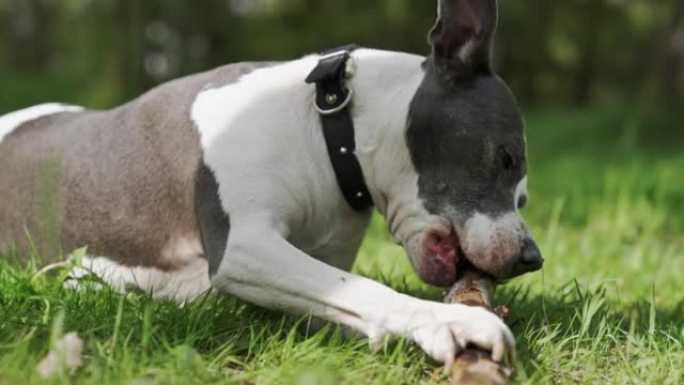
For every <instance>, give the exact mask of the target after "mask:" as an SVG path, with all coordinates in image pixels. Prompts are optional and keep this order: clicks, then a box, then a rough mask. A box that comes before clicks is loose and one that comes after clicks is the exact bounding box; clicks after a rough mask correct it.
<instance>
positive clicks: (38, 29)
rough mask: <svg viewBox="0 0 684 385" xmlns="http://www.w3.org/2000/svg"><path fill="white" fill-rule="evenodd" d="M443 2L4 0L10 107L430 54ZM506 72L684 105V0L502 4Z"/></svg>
mask: <svg viewBox="0 0 684 385" xmlns="http://www.w3.org/2000/svg"><path fill="white" fill-rule="evenodd" d="M435 4H436V1H425V0H345V1H333V0H327V1H326V0H202V1H188V0H0V86H1V89H2V91H1V93H0V113H3V112H7V111H10V110H14V109H17V108H20V107H24V106H28V105H32V104H36V103H39V102H42V101H46V100H51V101H52V100H58V101H65V102H71V103H78V104H82V105H85V106H89V107H94V108H95V107H108V106H112V105H114V104H116V103H120V102H122V101H125V100H127V99H129V98H132V97H134V96H136V95H138V94H140V93H141V92H143V91H144V90H146V89H148V88H150V87H151V86H154V85H155V84H158V83H160V82H163V81H165V80H168V79H170V78H175V77H179V76H182V75H185V74H189V73H193V72H198V71H202V70H206V69H210V68H213V67H216V66H219V65H222V64H226V63H229V62H234V61H242V60H262V59H264V60H273V59H281V60H286V59H291V58H296V57H298V56H301V55H304V54H307V53H310V52H317V51H320V50H323V49H326V48H330V47H334V46H337V45H342V44H346V43H349V42H355V43H358V44H361V45H365V46H368V47H376V48H383V49H392V50H402V51H409V52H415V53H421V54H427V53H428V52H429V48H428V46H427V44H426V35H427V31H428V30H429V28H430V27H431V25H432V24H433V22H434V18H435V8H436V7H435ZM500 11H501V15H500V17H501V22H500V28H499V34H498V44H497V55H496V67H497V68H498V71H499V73H500V74H501V76H502V77H503V78H504V79H506V80H507V81H508V82H509V83H510V85H511V87H512V88H513V90H514V93H515V94H516V95H517V97H518V98H519V99H520V101H521V102H522V104H523V105H525V106H531V105H535V106H536V105H571V106H578V105H587V104H610V105H616V104H618V105H628V106H638V107H639V108H638V109H637V112H640V111H642V110H649V109H652V108H653V107H658V108H662V107H666V106H671V107H675V108H676V107H678V106H680V105H682V101H683V100H684V96H683V95H684V91H683V90H684V1H682V0H501V1H500Z"/></svg>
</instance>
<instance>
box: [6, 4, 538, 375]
mask: <svg viewBox="0 0 684 385" xmlns="http://www.w3.org/2000/svg"><path fill="white" fill-rule="evenodd" d="M496 25H497V4H496V1H495V0H440V1H439V3H438V19H437V23H436V25H435V26H434V28H433V29H432V30H431V31H430V35H429V42H430V44H431V46H432V53H431V54H430V55H429V56H428V57H427V58H426V57H422V56H417V55H412V54H408V53H398V52H388V51H379V50H371V49H364V48H359V49H355V50H353V51H352V50H350V49H348V50H344V51H339V52H333V53H332V54H330V55H310V56H306V57H304V58H301V59H299V60H294V61H290V62H277V63H266V62H264V63H239V64H232V65H228V66H225V67H222V68H218V69H215V70H213V71H209V72H206V73H202V74H198V75H194V76H190V77H187V78H183V79H180V80H176V81H172V82H170V83H167V84H164V85H161V86H159V87H157V88H155V89H153V90H151V91H150V92H148V93H146V94H144V95H143V96H141V97H140V98H138V99H136V100H134V101H132V102H130V103H128V104H125V105H123V106H120V107H118V108H115V109H112V110H108V111H89V110H85V109H83V108H81V107H74V106H67V105H61V104H44V105H40V106H36V107H32V108H28V109H25V110H21V111H18V112H14V113H10V114H8V115H5V116H3V117H2V118H0V247H2V248H4V249H12V250H15V252H16V254H17V255H26V254H27V253H28V250H38V251H39V252H41V251H42V250H47V249H44V248H47V247H48V246H54V245H55V244H57V245H58V247H59V248H60V249H61V250H75V249H78V248H82V247H84V246H87V247H88V252H87V255H86V256H84V257H82V258H79V259H78V260H79V263H80V264H81V265H80V266H81V267H80V268H77V269H75V270H74V272H73V274H74V276H79V274H80V275H82V274H85V273H86V272H87V271H88V272H94V273H95V274H97V275H99V276H100V277H101V278H102V279H103V280H104V281H106V282H107V283H108V284H110V285H111V286H112V287H114V288H116V289H119V290H130V289H140V290H144V291H148V292H152V293H153V294H154V295H155V296H156V297H160V298H169V299H174V300H177V301H188V300H192V299H193V298H196V297H197V296H199V295H201V294H202V293H204V292H206V291H207V290H210V289H214V290H217V291H220V292H224V293H229V294H231V295H235V296H237V297H239V298H242V299H244V300H246V301H249V302H251V303H254V304H257V305H259V306H263V307H266V308H271V309H278V310H282V311H286V312H289V313H295V314H308V315H312V316H315V317H320V318H322V319H325V320H328V321H331V322H333V323H337V324H341V325H343V326H347V327H350V328H352V329H355V330H357V331H359V332H361V333H363V334H364V335H365V336H367V337H368V339H369V341H370V343H371V345H372V346H378V344H379V343H381V342H382V341H384V339H385V338H386V337H388V336H403V337H406V338H408V339H410V340H412V341H414V342H415V343H417V344H418V345H419V346H420V347H421V348H422V349H423V350H424V351H425V353H426V354H428V355H429V356H431V357H432V358H434V359H436V360H438V361H440V362H444V363H446V364H447V365H449V364H450V363H451V362H452V361H453V357H454V356H455V354H456V353H457V352H458V351H459V350H460V349H461V348H463V347H465V346H466V345H469V344H473V345H476V346H479V347H481V348H483V349H488V350H489V351H491V352H492V357H493V359H495V360H497V361H502V360H506V359H511V358H512V356H513V354H514V353H515V346H514V339H513V336H512V334H511V332H510V330H509V329H508V328H507V327H506V325H505V324H504V323H503V322H502V321H500V320H499V319H498V318H497V317H496V316H494V315H492V314H490V313H489V312H487V311H485V310H482V309H478V308H471V307H467V306H461V305H446V304H441V303H436V302H431V301H426V300H422V299H417V298H413V297H411V296H408V295H404V294H401V293H398V292H396V291H394V290H392V289H390V288H388V287H386V286H384V285H382V284H380V283H378V282H375V281H373V280H370V279H367V278H363V277H360V276H356V275H353V274H350V273H349V270H350V269H351V267H352V264H353V263H354V259H355V256H356V253H357V251H358V249H359V247H360V244H361V240H362V237H363V235H364V231H365V229H366V227H367V225H368V223H369V220H370V218H371V210H370V209H368V208H367V207H365V206H368V205H365V206H364V205H359V206H360V207H354V202H352V201H353V199H356V198H359V199H365V200H367V201H368V202H371V203H372V204H373V205H374V206H375V207H376V208H377V210H378V211H379V212H380V213H381V214H382V215H383V216H384V217H385V218H386V221H387V225H388V228H389V230H390V232H391V233H392V235H393V237H394V239H395V240H396V242H397V243H398V244H400V245H402V246H403V247H404V249H405V251H406V253H407V254H408V256H409V258H410V260H411V263H412V265H413V267H414V269H415V271H416V273H417V274H418V275H419V277H420V278H421V279H422V280H423V281H425V282H427V283H429V284H432V285H435V286H442V287H447V286H449V285H451V284H453V283H454V282H455V281H456V280H457V278H458V274H459V271H462V269H465V268H466V266H470V268H475V269H477V270H479V271H481V272H482V273H484V274H487V275H489V276H490V277H492V278H494V279H496V280H500V281H502V280H506V279H509V278H512V277H515V276H518V275H521V274H523V273H526V272H531V271H535V270H538V269H539V268H540V267H541V265H542V262H543V259H542V256H541V254H540V251H539V249H538V247H537V246H536V245H535V243H534V241H533V240H532V238H531V236H530V234H529V232H528V230H527V228H526V225H525V224H524V221H523V219H522V218H521V215H520V214H519V209H520V208H521V207H523V206H524V205H525V203H526V201H527V192H526V185H527V163H526V140H525V134H524V124H523V118H522V116H521V113H520V112H519V109H518V107H517V105H516V102H515V99H514V97H513V96H512V94H511V92H510V91H509V89H508V88H507V86H506V85H505V83H504V82H503V81H502V80H501V79H500V78H498V77H497V76H496V75H495V74H494V73H493V71H492V68H491V51H492V44H493V39H494V35H495V30H496ZM341 58H342V59H341ZM326 60H332V61H333V63H336V65H337V66H340V65H342V66H343V73H344V76H343V82H344V83H343V84H344V87H345V89H344V90H342V91H343V93H342V94H341V95H340V96H341V98H342V99H344V100H342V101H340V100H339V99H338V98H337V95H336V94H324V95H323V96H322V97H323V99H322V100H323V103H325V102H328V103H329V104H331V105H337V104H340V103H342V104H344V105H342V104H340V105H338V106H337V107H340V108H342V109H344V108H346V111H347V112H346V113H347V116H348V117H349V119H350V122H348V123H351V124H353V131H348V132H347V135H348V136H349V133H350V132H351V134H352V136H351V139H352V143H351V147H340V148H337V149H335V148H334V146H333V147H332V148H331V146H330V142H328V141H327V138H326V137H325V136H324V134H323V130H324V129H325V127H324V126H325V119H338V118H336V117H335V115H334V114H335V113H338V112H339V113H344V112H340V111H331V110H328V111H326V110H324V109H323V110H321V107H320V103H318V101H319V97H320V96H321V95H320V94H317V92H318V91H320V90H321V87H323V86H321V84H320V83H317V85H316V86H314V85H313V84H307V83H306V82H305V80H306V79H307V77H311V76H312V74H313V72H315V70H316V69H317V68H319V67H320V66H321V65H323V64H325V63H326ZM312 71H313V72H312ZM313 77H314V78H315V77H316V76H313ZM314 80H315V79H314ZM314 80H312V81H311V83H313V82H314ZM319 80H320V79H319ZM319 86H320V87H319ZM323 88H324V87H323ZM317 103H318V104H317ZM339 116H342V117H344V115H339ZM343 120H344V119H342V121H343ZM338 123H339V122H338ZM338 150H339V153H337V154H332V153H331V151H332V152H335V151H338ZM342 156H346V158H341V157H342ZM335 157H337V160H338V161H340V162H343V163H344V162H346V166H344V165H343V166H342V167H351V174H354V170H355V169H354V167H357V168H356V172H357V174H358V173H359V172H360V174H359V175H361V177H362V181H361V186H360V187H359V188H358V191H357V192H356V193H354V191H355V190H352V194H351V196H349V194H347V193H346V192H347V191H345V188H346V189H347V190H348V189H349V187H348V186H343V183H342V180H343V179H345V178H344V176H343V175H338V174H344V172H341V173H340V172H338V171H339V170H338V169H337V168H336V167H338V166H336V165H335V164H334V163H335V159H336V158H335ZM340 159H341V160H340ZM347 179H350V178H347ZM351 179H352V180H353V179H354V176H353V175H352V177H351ZM357 182H359V181H358V178H357ZM355 194H356V195H355ZM27 234H29V235H30V237H29V236H27ZM45 252H48V253H49V251H45Z"/></svg>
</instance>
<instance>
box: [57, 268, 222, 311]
mask: <svg viewBox="0 0 684 385" xmlns="http://www.w3.org/2000/svg"><path fill="white" fill-rule="evenodd" d="M208 269H209V267H208V265H207V261H206V260H205V259H203V258H196V259H194V260H193V261H191V262H188V263H187V264H186V265H185V266H184V267H183V268H180V269H178V270H175V271H168V272H167V271H163V270H160V269H156V268H147V267H128V266H123V265H120V264H118V263H116V262H113V261H112V260H111V259H109V258H103V257H83V258H82V259H81V265H80V266H79V267H76V268H74V269H73V270H72V271H71V274H70V278H71V279H70V280H68V281H67V283H66V286H67V287H70V288H75V289H78V288H80V287H82V286H83V283H82V282H80V280H79V279H80V278H83V277H85V276H87V275H90V274H94V275H95V276H97V277H99V278H100V279H102V280H103V281H104V282H105V283H106V284H108V285H109V286H111V287H112V288H113V289H114V290H118V291H120V292H126V291H142V292H145V293H149V294H151V295H152V296H154V297H155V298H158V299H167V300H173V301H176V302H179V303H184V302H187V301H191V300H193V299H195V298H197V297H199V296H200V295H202V294H203V293H205V292H207V291H208V290H210V288H211V283H210V282H209V277H208V276H207V271H208Z"/></svg>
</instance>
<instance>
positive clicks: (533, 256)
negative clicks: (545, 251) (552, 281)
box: [513, 238, 544, 275]
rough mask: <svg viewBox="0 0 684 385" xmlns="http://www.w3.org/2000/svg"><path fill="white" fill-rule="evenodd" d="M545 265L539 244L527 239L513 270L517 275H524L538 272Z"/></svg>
mask: <svg viewBox="0 0 684 385" xmlns="http://www.w3.org/2000/svg"><path fill="white" fill-rule="evenodd" d="M543 265H544V258H543V257H542V254H541V251H539V247H538V246H537V244H536V243H535V242H534V241H533V240H532V239H531V238H526V239H525V241H524V242H523V247H522V250H521V252H520V256H519V257H518V261H517V262H516V265H515V267H514V268H513V270H514V273H515V275H522V274H525V273H530V272H533V271H537V270H539V269H541V268H542V266H543Z"/></svg>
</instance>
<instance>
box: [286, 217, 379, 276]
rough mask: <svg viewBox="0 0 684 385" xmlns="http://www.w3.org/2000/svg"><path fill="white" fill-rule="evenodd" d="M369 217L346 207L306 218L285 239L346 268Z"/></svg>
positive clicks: (353, 257) (347, 268) (329, 262)
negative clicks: (352, 211) (350, 210)
mask: <svg viewBox="0 0 684 385" xmlns="http://www.w3.org/2000/svg"><path fill="white" fill-rule="evenodd" d="M369 219H370V211H369V212H368V213H352V214H350V212H349V209H348V208H347V207H340V208H338V209H336V210H333V211H331V212H330V213H326V215H320V216H317V217H315V218H309V219H308V220H307V221H305V223H304V225H303V226H301V227H299V228H298V229H296V230H295V231H293V232H291V234H290V237H289V241H290V242H291V243H292V244H293V245H294V246H296V247H297V248H299V249H300V250H302V251H304V252H305V253H307V254H309V255H311V256H313V257H315V258H316V259H318V260H320V261H322V262H325V263H327V264H330V265H332V266H335V267H338V268H340V269H344V270H350V269H351V267H352V265H353V264H354V260H355V258H356V253H357V252H358V250H359V247H360V246H361V242H362V240H363V236H364V233H365V230H366V227H367V226H368V222H369Z"/></svg>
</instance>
